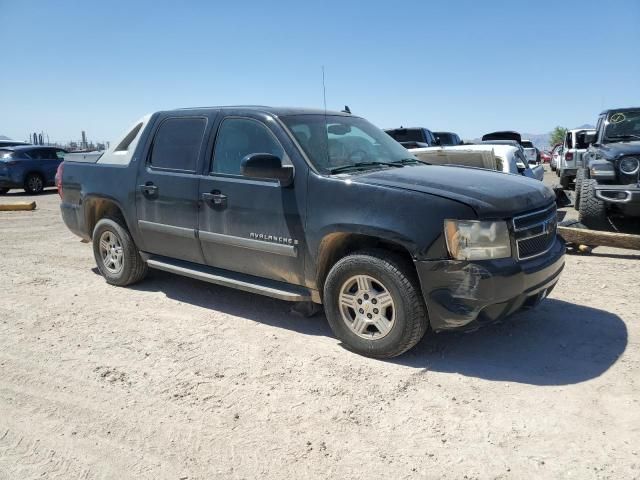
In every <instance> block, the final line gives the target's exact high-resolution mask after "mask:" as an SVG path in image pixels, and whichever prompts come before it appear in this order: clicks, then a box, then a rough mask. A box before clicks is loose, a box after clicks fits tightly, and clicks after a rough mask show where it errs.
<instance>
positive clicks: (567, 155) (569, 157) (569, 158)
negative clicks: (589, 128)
mask: <svg viewBox="0 0 640 480" xmlns="http://www.w3.org/2000/svg"><path fill="white" fill-rule="evenodd" d="M564 159H565V160H567V161H570V160H573V152H567V153H565V154H564Z"/></svg>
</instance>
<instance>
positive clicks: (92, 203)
mask: <svg viewBox="0 0 640 480" xmlns="http://www.w3.org/2000/svg"><path fill="white" fill-rule="evenodd" d="M85 211H86V216H87V219H86V225H87V229H88V232H89V236H92V235H93V229H94V228H95V226H96V223H98V221H99V220H100V219H102V218H104V217H114V218H120V219H122V220H123V221H124V215H123V214H122V210H120V207H118V205H117V204H116V203H115V202H113V201H112V200H108V199H106V198H93V199H90V200H88V201H87V202H85Z"/></svg>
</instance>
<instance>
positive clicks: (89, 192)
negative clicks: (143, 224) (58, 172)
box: [60, 161, 139, 243]
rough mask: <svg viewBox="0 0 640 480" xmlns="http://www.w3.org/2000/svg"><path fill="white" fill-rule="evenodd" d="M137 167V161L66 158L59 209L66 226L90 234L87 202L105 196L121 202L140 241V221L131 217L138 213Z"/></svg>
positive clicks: (134, 233)
mask: <svg viewBox="0 0 640 480" xmlns="http://www.w3.org/2000/svg"><path fill="white" fill-rule="evenodd" d="M136 168H137V162H131V164H129V165H111V164H98V163H96V164H93V163H78V162H72V161H71V162H65V164H64V168H63V172H62V185H63V198H62V201H61V204H60V209H61V211H62V216H63V219H64V221H65V223H66V224H67V227H69V229H70V230H71V231H73V232H74V233H76V234H77V235H79V236H81V237H82V238H87V239H88V238H90V236H91V233H92V232H91V231H90V227H89V225H88V217H89V211H88V209H87V205H88V204H90V203H91V202H92V201H93V200H96V199H106V200H110V201H112V202H113V203H115V204H116V205H118V207H119V208H120V210H121V211H122V214H123V215H124V218H125V221H126V222H127V226H128V227H129V231H130V232H131V234H132V236H133V237H134V240H136V243H137V242H138V240H139V233H138V230H137V223H136V222H131V221H130V219H134V218H135V215H136V212H135V191H136V189H135V182H136Z"/></svg>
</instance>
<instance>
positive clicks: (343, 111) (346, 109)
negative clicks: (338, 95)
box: [342, 105, 351, 114]
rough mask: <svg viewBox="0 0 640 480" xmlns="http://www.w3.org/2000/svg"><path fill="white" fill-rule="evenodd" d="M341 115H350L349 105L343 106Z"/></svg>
mask: <svg viewBox="0 0 640 480" xmlns="http://www.w3.org/2000/svg"><path fill="white" fill-rule="evenodd" d="M342 113H348V114H351V109H350V108H349V105H345V106H344V110H342Z"/></svg>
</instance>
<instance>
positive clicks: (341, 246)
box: [316, 233, 413, 295]
mask: <svg viewBox="0 0 640 480" xmlns="http://www.w3.org/2000/svg"><path fill="white" fill-rule="evenodd" d="M368 248H376V249H379V250H387V251H390V252H394V253H395V254H396V255H399V256H401V257H403V258H404V259H406V260H407V261H408V262H409V263H410V264H411V265H413V257H412V256H411V254H410V253H409V251H408V250H407V249H406V248H405V247H404V246H402V245H400V244H398V243H395V242H391V241H389V240H384V239H382V238H379V237H375V236H371V235H362V234H357V233H331V234H329V235H327V236H326V237H324V238H323V239H322V242H321V243H320V248H319V249H318V257H317V258H318V261H317V265H318V266H317V270H316V285H317V288H318V290H319V291H320V294H321V295H322V288H323V286H324V282H325V280H326V278H327V275H328V274H329V270H331V267H333V266H334V265H335V264H336V262H337V261H338V260H340V259H341V258H344V257H346V256H347V255H349V254H351V253H354V252H357V251H358V250H364V249H368Z"/></svg>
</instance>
